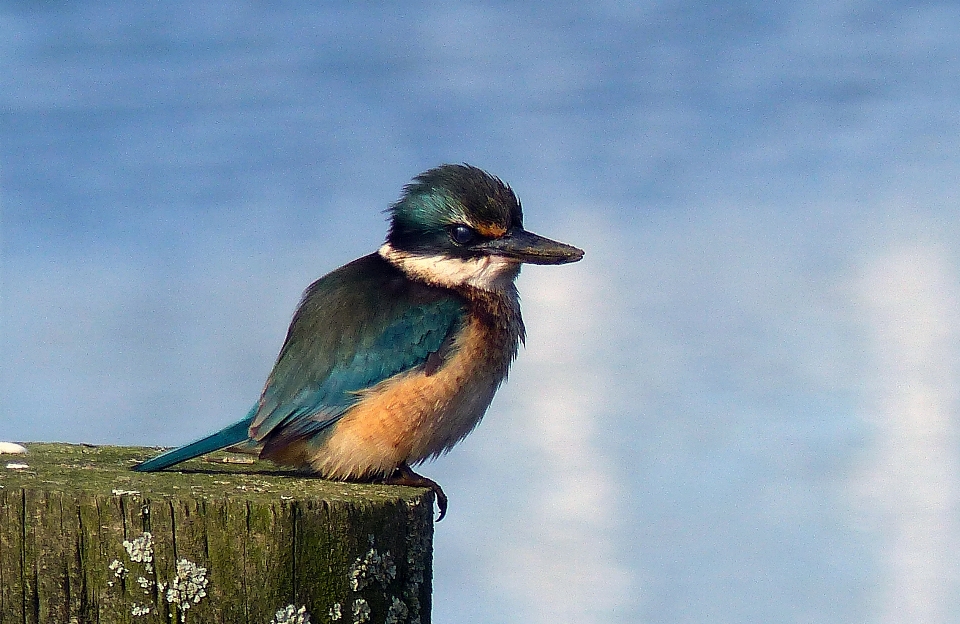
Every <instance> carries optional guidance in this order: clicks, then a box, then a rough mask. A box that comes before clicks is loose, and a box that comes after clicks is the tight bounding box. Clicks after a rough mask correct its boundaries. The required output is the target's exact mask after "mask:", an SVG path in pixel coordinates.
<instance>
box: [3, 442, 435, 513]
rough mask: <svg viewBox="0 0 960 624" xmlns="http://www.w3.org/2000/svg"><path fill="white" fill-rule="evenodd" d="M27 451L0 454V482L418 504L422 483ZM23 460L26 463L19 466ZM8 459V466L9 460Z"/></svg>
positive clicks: (46, 447) (117, 449)
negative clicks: (154, 466) (148, 464)
mask: <svg viewBox="0 0 960 624" xmlns="http://www.w3.org/2000/svg"><path fill="white" fill-rule="evenodd" d="M23 446H25V447H26V448H27V453H26V454H18V455H7V454H3V455H0V486H2V487H4V488H21V487H41V488H43V489H54V486H56V488H57V489H61V490H62V491H71V492H76V491H83V492H85V493H88V494H107V495H110V494H117V493H120V494H121V495H122V494H124V493H131V492H136V494H138V495H142V496H177V497H180V496H193V497H199V498H206V497H211V496H226V495H241V496H242V497H243V498H245V499H249V500H255V501H267V500H275V499H277V498H278V497H285V500H290V499H292V498H296V499H297V500H305V499H310V500H326V501H336V502H344V503H355V504H378V503H385V502H391V501H404V502H407V503H410V504H421V503H423V502H424V499H425V498H426V497H428V496H431V495H429V494H428V493H427V492H428V491H427V490H425V489H422V488H409V487H399V486H387V485H378V484H366V483H360V484H358V483H341V482H338V481H327V480H325V479H318V478H315V477H311V476H309V475H304V474H301V473H298V472H294V471H290V470H285V469H283V468H278V467H277V466H275V465H274V464H272V463H270V462H267V461H260V460H255V459H253V457H251V456H249V455H240V454H237V453H228V452H224V451H218V452H216V453H211V454H209V455H206V456H204V457H200V458H197V459H191V460H188V461H185V462H183V463H182V464H178V465H176V466H174V467H172V468H169V469H167V470H164V471H160V472H134V471H133V470H131V467H133V466H134V465H136V464H138V463H140V462H141V461H143V460H145V459H149V458H150V457H153V456H154V455H156V454H158V453H159V452H161V451H162V450H164V449H162V448H159V447H139V446H106V445H104V446H97V445H90V444H68V443H59V442H26V443H23ZM22 465H25V467H22V468H21V467H18V466H22ZM8 466H9V467H8Z"/></svg>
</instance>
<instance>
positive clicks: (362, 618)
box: [353, 598, 370, 624]
mask: <svg viewBox="0 0 960 624" xmlns="http://www.w3.org/2000/svg"><path fill="white" fill-rule="evenodd" d="M369 620H370V605H369V604H368V603H367V601H366V600H364V599H363V598H357V599H356V600H355V601H354V603H353V624H363V623H364V622H367V621H369Z"/></svg>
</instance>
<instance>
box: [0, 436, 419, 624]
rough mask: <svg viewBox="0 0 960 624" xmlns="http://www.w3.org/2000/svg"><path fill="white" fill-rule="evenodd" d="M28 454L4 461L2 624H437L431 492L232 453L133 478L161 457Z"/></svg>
mask: <svg viewBox="0 0 960 624" xmlns="http://www.w3.org/2000/svg"><path fill="white" fill-rule="evenodd" d="M26 446H27V448H28V450H29V453H28V454H27V455H16V456H13V455H0V624H7V623H8V622H10V623H13V622H16V623H17V624H22V623H37V624H40V623H45V622H77V623H78V624H80V623H86V622H90V623H93V622H98V623H108V622H109V623H113V622H118V623H134V622H138V623H139V622H143V623H145V624H146V623H154V622H163V623H172V622H180V621H185V622H191V623H193V622H224V623H226V622H230V623H234V622H237V623H244V622H249V623H251V624H252V623H257V624H268V623H269V622H271V621H272V620H274V618H275V616H277V612H278V611H283V610H286V612H288V613H297V612H299V613H307V614H309V615H310V621H311V622H313V623H314V624H316V623H318V622H329V621H336V622H344V623H352V622H359V621H369V622H390V623H391V624H393V623H396V624H399V623H401V622H411V623H417V622H419V623H421V624H426V623H428V622H429V620H430V593H431V572H432V569H431V556H432V538H433V495H432V493H430V492H429V491H427V490H422V489H416V488H402V487H394V486H383V485H358V484H348V483H337V482H331V481H324V480H321V479H313V478H309V477H303V476H300V475H297V474H295V473H291V472H287V471H283V470H281V469H278V468H276V467H274V466H273V465H272V464H268V463H264V462H255V463H252V464H251V463H231V462H230V460H233V459H234V458H236V456H231V455H230V454H226V453H218V454H214V455H211V456H209V457H208V458H204V459H197V460H191V461H189V462H184V463H183V464H181V465H179V466H178V467H177V468H178V470H177V471H167V472H160V473H135V472H132V471H131V470H130V467H131V466H133V465H134V464H136V463H137V462H139V461H142V460H143V459H146V458H147V457H150V456H152V455H153V454H155V449H145V448H128V447H113V446H101V447H95V446H84V445H69V444H49V443H44V444H40V443H37V444H27V445H26ZM225 459H226V460H228V461H227V462H225V461H224V460H225ZM240 461H244V460H243V459H241V460H240ZM18 464H19V465H22V464H26V466H27V467H26V468H16V467H11V468H7V467H6V466H8V465H10V466H16V465H18ZM148 544H149V547H150V555H149V557H150V560H149V561H145V560H144V556H143V553H142V550H143V548H144V547H145V546H146V545H148ZM184 562H185V563H184ZM178 564H179V566H178ZM201 570H202V571H203V572H202V574H201V573H200V571H201ZM191 575H193V576H191ZM192 581H198V582H199V584H198V582H194V584H192V585H191V582H192ZM200 584H202V585H203V587H202V588H201V587H200ZM191 592H192V593H191ZM201 594H202V595H201ZM171 598H172V600H171ZM184 601H186V602H187V603H188V604H189V607H188V608H186V609H184V608H183V607H184V606H185V605H184ZM300 607H305V609H304V611H302V612H301V611H299V609H300ZM290 621H294V620H292V619H291V620H290Z"/></svg>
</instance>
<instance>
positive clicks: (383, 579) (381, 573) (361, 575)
mask: <svg viewBox="0 0 960 624" xmlns="http://www.w3.org/2000/svg"><path fill="white" fill-rule="evenodd" d="M395 578H397V566H396V564H395V563H394V562H393V557H391V556H390V551H389V550H388V551H387V552H385V553H383V554H382V555H381V554H380V552H379V551H378V550H377V549H376V548H374V547H373V536H370V550H368V551H367V554H366V555H364V556H363V557H361V558H358V559H357V560H356V561H354V562H353V565H352V566H350V572H349V573H348V575H347V579H348V580H349V581H350V589H351V590H353V591H355V592H357V591H360V590H362V589H363V588H364V587H367V586H369V585H372V584H373V583H379V584H380V586H381V587H383V588H384V589H385V588H386V587H387V585H388V584H389V583H390V581H392V580H393V579H395Z"/></svg>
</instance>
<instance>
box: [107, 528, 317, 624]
mask: <svg viewBox="0 0 960 624" xmlns="http://www.w3.org/2000/svg"><path fill="white" fill-rule="evenodd" d="M144 513H147V512H146V511H145V512H144ZM123 548H124V550H125V551H126V553H127V558H128V559H129V564H130V565H131V566H133V567H136V566H139V567H140V570H142V571H143V572H144V574H139V575H138V576H137V578H136V583H137V586H138V587H139V588H140V590H141V591H142V592H143V593H144V594H145V595H146V596H151V597H153V598H154V600H161V599H163V598H165V599H166V601H167V603H169V604H170V605H171V606H172V607H175V608H176V610H177V611H176V612H177V613H179V614H180V622H186V620H187V611H188V610H189V609H190V607H192V606H194V605H197V604H199V603H200V601H201V600H202V599H203V598H204V597H205V596H206V595H207V569H206V568H204V567H201V566H198V565H197V564H195V563H193V562H192V561H190V560H188V559H180V560H179V561H177V572H176V576H175V577H174V578H173V579H172V580H171V581H170V582H169V583H164V582H162V581H160V580H159V579H158V578H157V576H156V572H155V569H154V550H153V535H152V534H151V533H150V532H149V531H144V532H143V533H142V534H141V535H140V536H139V537H136V538H134V539H132V540H124V541H123ZM109 568H110V570H111V571H112V572H113V576H114V578H115V579H120V580H123V579H125V578H126V577H127V576H128V575H130V574H131V571H130V569H128V568H127V566H126V565H124V563H123V562H121V561H120V560H119V559H114V560H113V561H112V562H111V563H110V565H109ZM107 585H108V586H110V587H113V586H114V585H115V581H114V580H110V581H108V582H107ZM154 588H156V593H154ZM159 611H160V609H159V605H158V604H157V603H156V602H154V604H146V603H145V604H141V603H136V602H135V603H132V604H131V607H130V614H131V615H133V616H135V617H142V616H145V615H149V614H151V613H157V612H159ZM170 616H171V617H173V613H171V614H170ZM308 622H309V620H304V621H296V620H291V621H290V622H289V624H308Z"/></svg>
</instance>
